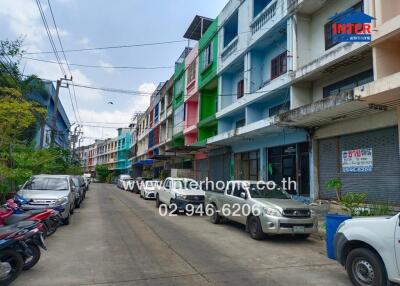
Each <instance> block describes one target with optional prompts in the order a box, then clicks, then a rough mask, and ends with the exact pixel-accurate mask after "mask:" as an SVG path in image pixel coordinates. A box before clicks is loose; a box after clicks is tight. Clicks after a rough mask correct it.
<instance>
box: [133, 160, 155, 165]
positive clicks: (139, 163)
mask: <svg viewBox="0 0 400 286" xmlns="http://www.w3.org/2000/svg"><path fill="white" fill-rule="evenodd" d="M152 164H153V160H151V159H147V160H142V161H138V162H135V163H133V164H132V166H150V165H152Z"/></svg>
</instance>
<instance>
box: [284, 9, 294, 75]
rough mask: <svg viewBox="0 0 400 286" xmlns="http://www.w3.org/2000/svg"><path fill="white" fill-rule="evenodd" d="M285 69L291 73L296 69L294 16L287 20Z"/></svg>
mask: <svg viewBox="0 0 400 286" xmlns="http://www.w3.org/2000/svg"><path fill="white" fill-rule="evenodd" d="M286 40H287V69H288V71H293V70H295V69H296V68H297V38H296V15H293V16H292V17H290V18H289V19H288V20H287V39H286Z"/></svg>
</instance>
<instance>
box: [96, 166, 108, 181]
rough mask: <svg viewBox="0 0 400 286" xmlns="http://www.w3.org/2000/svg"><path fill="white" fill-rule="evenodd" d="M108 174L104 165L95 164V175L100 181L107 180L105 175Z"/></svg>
mask: <svg viewBox="0 0 400 286" xmlns="http://www.w3.org/2000/svg"><path fill="white" fill-rule="evenodd" d="M108 174H109V171H108V168H107V166H106V165H97V166H96V177H97V179H99V181H100V182H101V183H105V182H106V181H107V176H108Z"/></svg>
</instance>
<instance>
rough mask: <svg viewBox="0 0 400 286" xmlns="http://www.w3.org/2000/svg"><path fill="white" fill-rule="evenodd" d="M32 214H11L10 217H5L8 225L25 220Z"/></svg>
mask: <svg viewBox="0 0 400 286" xmlns="http://www.w3.org/2000/svg"><path fill="white" fill-rule="evenodd" d="M31 216H32V215H31V214H19V215H11V216H9V217H8V218H5V219H4V223H5V224H7V225H10V224H15V223H17V222H20V221H22V220H25V219H27V218H29V217H31Z"/></svg>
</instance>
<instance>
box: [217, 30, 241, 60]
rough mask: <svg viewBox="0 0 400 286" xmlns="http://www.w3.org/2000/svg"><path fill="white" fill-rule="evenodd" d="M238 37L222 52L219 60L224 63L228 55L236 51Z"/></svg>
mask: <svg viewBox="0 0 400 286" xmlns="http://www.w3.org/2000/svg"><path fill="white" fill-rule="evenodd" d="M237 45H238V37H237V36H236V38H234V39H233V40H232V41H231V42H230V43H229V44H228V45H227V46H226V47H225V48H224V50H223V51H222V53H221V59H222V61H225V60H226V59H227V58H228V57H229V56H230V55H232V54H233V53H234V52H236V50H237Z"/></svg>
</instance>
